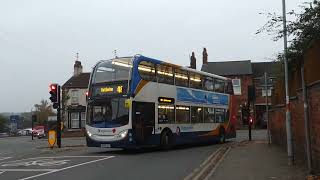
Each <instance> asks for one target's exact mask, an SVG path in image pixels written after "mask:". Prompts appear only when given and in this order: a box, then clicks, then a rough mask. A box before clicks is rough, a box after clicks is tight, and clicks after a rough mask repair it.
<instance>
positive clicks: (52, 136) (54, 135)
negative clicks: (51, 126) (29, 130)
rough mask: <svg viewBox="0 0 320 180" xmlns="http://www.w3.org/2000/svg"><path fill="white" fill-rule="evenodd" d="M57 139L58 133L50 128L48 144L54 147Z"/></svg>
mask: <svg viewBox="0 0 320 180" xmlns="http://www.w3.org/2000/svg"><path fill="white" fill-rule="evenodd" d="M56 141H57V133H56V131H55V130H50V131H49V132H48V144H49V147H50V148H53V146H54V144H55V143H56Z"/></svg>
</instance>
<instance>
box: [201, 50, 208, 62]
mask: <svg viewBox="0 0 320 180" xmlns="http://www.w3.org/2000/svg"><path fill="white" fill-rule="evenodd" d="M202 64H203V65H204V64H208V53H207V49H206V48H203V52H202Z"/></svg>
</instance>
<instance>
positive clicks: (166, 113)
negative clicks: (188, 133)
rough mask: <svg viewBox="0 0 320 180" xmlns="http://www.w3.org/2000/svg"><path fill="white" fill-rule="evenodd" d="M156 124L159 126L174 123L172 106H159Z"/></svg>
mask: <svg viewBox="0 0 320 180" xmlns="http://www.w3.org/2000/svg"><path fill="white" fill-rule="evenodd" d="M158 123H159V124H168V123H170V124H172V123H175V113H174V105H168V104H159V106H158Z"/></svg>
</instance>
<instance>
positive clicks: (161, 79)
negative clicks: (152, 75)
mask: <svg viewBox="0 0 320 180" xmlns="http://www.w3.org/2000/svg"><path fill="white" fill-rule="evenodd" d="M157 79H158V83H166V84H173V68H172V67H170V66H163V65H161V64H160V65H157Z"/></svg>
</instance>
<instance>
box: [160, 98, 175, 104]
mask: <svg viewBox="0 0 320 180" xmlns="http://www.w3.org/2000/svg"><path fill="white" fill-rule="evenodd" d="M158 100H159V102H160V103H174V98H165V97H159V98H158Z"/></svg>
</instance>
